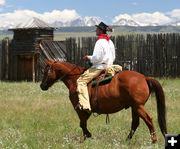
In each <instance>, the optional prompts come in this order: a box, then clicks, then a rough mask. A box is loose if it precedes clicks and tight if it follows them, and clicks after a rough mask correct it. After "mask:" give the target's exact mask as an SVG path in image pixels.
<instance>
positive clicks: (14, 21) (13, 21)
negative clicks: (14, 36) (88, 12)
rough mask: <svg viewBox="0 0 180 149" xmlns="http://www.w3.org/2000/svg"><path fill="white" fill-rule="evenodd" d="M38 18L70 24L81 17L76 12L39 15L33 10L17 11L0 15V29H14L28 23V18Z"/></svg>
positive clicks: (52, 12)
mask: <svg viewBox="0 0 180 149" xmlns="http://www.w3.org/2000/svg"><path fill="white" fill-rule="evenodd" d="M32 17H37V18H39V19H42V20H43V21H45V22H47V23H49V24H51V23H53V22H56V21H62V22H63V23H65V22H69V21H72V20H75V19H77V18H78V17H80V16H79V15H78V13H77V12H76V11H75V10H67V9H65V10H63V11H59V10H53V11H51V12H44V13H42V14H41V13H37V12H35V11H32V10H15V11H13V12H9V13H0V28H7V27H8V28H12V27H16V26H17V25H18V24H20V23H23V22H24V21H27V19H28V18H32Z"/></svg>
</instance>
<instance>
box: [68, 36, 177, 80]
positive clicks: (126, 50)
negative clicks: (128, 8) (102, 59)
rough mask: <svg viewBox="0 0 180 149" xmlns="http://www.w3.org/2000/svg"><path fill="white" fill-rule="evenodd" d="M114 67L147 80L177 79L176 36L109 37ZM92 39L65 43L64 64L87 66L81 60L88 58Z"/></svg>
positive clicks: (91, 48)
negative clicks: (127, 70)
mask: <svg viewBox="0 0 180 149" xmlns="http://www.w3.org/2000/svg"><path fill="white" fill-rule="evenodd" d="M111 39H112V40H113V42H114V43H115V47H116V61H115V63H116V64H120V65H122V66H123V68H125V69H129V70H135V71H138V72H141V73H143V74H145V75H148V76H155V77H180V34H178V33H167V34H161V33H159V34H131V35H122V36H115V37H111ZM95 42H96V38H95V37H82V38H77V39H76V38H69V39H66V49H67V51H68V55H69V56H68V61H70V62H72V63H75V64H78V65H82V66H87V64H85V63H84V62H83V60H82V57H83V56H84V55H86V54H92V50H93V47H94V44H95Z"/></svg>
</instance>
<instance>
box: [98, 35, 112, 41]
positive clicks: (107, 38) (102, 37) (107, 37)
mask: <svg viewBox="0 0 180 149" xmlns="http://www.w3.org/2000/svg"><path fill="white" fill-rule="evenodd" d="M99 39H106V40H107V41H109V39H110V37H109V36H108V35H107V34H101V35H99V36H98V38H97V40H99Z"/></svg>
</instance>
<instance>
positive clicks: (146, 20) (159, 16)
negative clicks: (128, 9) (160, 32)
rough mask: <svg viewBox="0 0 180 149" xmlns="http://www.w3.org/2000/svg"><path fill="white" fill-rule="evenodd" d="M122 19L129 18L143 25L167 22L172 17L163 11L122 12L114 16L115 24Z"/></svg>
mask: <svg viewBox="0 0 180 149" xmlns="http://www.w3.org/2000/svg"><path fill="white" fill-rule="evenodd" d="M120 19H128V20H133V21H135V22H137V23H138V24H140V25H142V26H146V25H149V24H159V25H163V24H167V23H169V22H171V21H172V19H171V18H170V17H168V16H167V15H165V14H163V13H161V12H154V13H137V14H132V15H129V14H120V15H118V16H115V17H114V18H113V21H112V22H113V24H116V23H117V22H118V21H119V20H120Z"/></svg>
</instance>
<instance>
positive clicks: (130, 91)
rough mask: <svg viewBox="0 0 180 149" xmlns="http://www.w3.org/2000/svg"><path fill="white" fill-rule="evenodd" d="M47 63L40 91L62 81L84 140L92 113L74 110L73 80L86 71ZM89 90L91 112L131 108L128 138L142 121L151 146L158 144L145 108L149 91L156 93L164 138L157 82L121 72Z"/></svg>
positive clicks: (162, 103)
mask: <svg viewBox="0 0 180 149" xmlns="http://www.w3.org/2000/svg"><path fill="white" fill-rule="evenodd" d="M46 64H47V65H46V67H45V70H44V76H43V80H42V83H41V84H40V87H41V89H42V90H48V88H49V87H50V86H52V85H53V84H54V83H55V82H56V81H57V80H62V81H63V82H64V84H65V85H66V87H67V88H68V89H69V98H70V101H71V103H72V105H73V107H74V109H75V110H76V112H77V114H78V116H79V119H80V127H81V128H82V130H83V136H84V139H85V138H86V137H91V133H90V132H89V131H88V129H87V120H88V118H89V117H90V115H91V113H87V112H85V111H83V110H80V109H79V108H76V106H77V104H78V94H77V91H76V87H77V84H76V80H77V79H78V78H79V76H80V75H81V74H82V73H83V72H84V71H85V68H83V67H80V66H77V65H74V64H71V63H67V62H56V61H52V60H47V61H46ZM88 91H89V96H90V104H91V109H92V112H96V113H99V114H111V113H115V112H118V111H120V110H122V109H124V108H125V109H127V108H129V107H131V111H132V124H131V130H130V133H129V135H128V137H127V139H131V138H132V136H133V134H134V133H135V131H136V129H137V127H138V125H139V118H142V119H143V120H144V122H145V123H146V125H147V127H148V128H149V131H150V135H151V139H152V142H153V143H154V142H156V141H157V137H156V132H155V128H154V125H153V122H152V118H151V117H150V116H149V114H148V113H147V112H146V110H145V108H144V105H145V103H146V102H147V100H148V98H149V96H150V94H151V92H155V95H156V103H157V115H158V123H159V127H160V129H161V132H162V134H163V136H165V134H166V133H167V128H166V107H165V96H164V92H163V89H162V87H161V85H160V83H159V82H158V81H157V80H155V79H153V78H150V77H145V76H144V75H142V74H140V73H138V72H135V71H122V72H119V73H117V74H116V75H115V76H114V77H113V78H112V80H111V82H110V83H107V84H103V85H99V86H98V89H97V88H96V87H92V85H91V83H89V84H88ZM94 96H97V97H96V100H97V101H95V98H94Z"/></svg>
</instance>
